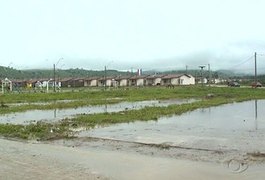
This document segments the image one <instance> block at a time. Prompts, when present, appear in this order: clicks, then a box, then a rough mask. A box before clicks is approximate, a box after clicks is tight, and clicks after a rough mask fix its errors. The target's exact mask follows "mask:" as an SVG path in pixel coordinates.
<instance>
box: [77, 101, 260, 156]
mask: <svg viewBox="0 0 265 180" xmlns="http://www.w3.org/2000/svg"><path fill="white" fill-rule="evenodd" d="M264 107H265V100H258V101H247V102H241V103H233V104H227V105H222V106H218V107H211V108H205V109H198V110H195V111H193V112H188V113H185V114H183V115H181V116H173V117H164V118H160V119H159V120H158V121H149V122H135V123H129V124H126V123H124V124H119V125H113V126H109V127H103V128H98V129H94V130H90V131H84V132H81V133H80V134H79V136H80V137H86V136H91V137H99V138H109V139H117V140H124V141H133V142H142V143H158V144H161V143H166V144H168V145H173V146H182V147H189V148H201V149H214V150H216V149H217V150H220V149H222V150H241V151H247V152H249V151H251V152H253V151H265V141H264V139H265V118H264V111H263V110H264Z"/></svg>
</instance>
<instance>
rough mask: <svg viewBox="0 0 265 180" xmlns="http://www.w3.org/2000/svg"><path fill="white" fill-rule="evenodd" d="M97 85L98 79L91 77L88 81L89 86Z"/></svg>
mask: <svg viewBox="0 0 265 180" xmlns="http://www.w3.org/2000/svg"><path fill="white" fill-rule="evenodd" d="M97 85H98V81H97V80H96V79H93V80H91V81H90V86H92V87H95V86H97Z"/></svg>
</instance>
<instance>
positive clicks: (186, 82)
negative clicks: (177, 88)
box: [180, 76, 195, 85]
mask: <svg viewBox="0 0 265 180" xmlns="http://www.w3.org/2000/svg"><path fill="white" fill-rule="evenodd" d="M180 82H181V83H180V85H194V84H195V78H194V77H193V76H191V77H188V76H181V77H180Z"/></svg>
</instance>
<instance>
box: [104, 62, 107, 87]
mask: <svg viewBox="0 0 265 180" xmlns="http://www.w3.org/2000/svg"><path fill="white" fill-rule="evenodd" d="M106 83H107V67H106V66H105V75H104V89H105V91H106V88H107V84H106Z"/></svg>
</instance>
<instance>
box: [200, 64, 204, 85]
mask: <svg viewBox="0 0 265 180" xmlns="http://www.w3.org/2000/svg"><path fill="white" fill-rule="evenodd" d="M199 68H201V84H202V86H203V76H202V71H203V68H205V66H199Z"/></svg>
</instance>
